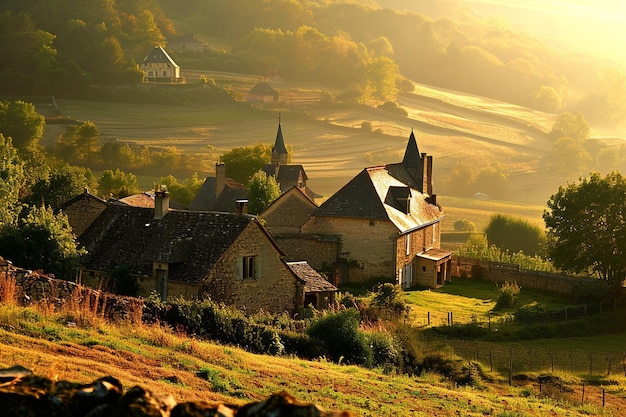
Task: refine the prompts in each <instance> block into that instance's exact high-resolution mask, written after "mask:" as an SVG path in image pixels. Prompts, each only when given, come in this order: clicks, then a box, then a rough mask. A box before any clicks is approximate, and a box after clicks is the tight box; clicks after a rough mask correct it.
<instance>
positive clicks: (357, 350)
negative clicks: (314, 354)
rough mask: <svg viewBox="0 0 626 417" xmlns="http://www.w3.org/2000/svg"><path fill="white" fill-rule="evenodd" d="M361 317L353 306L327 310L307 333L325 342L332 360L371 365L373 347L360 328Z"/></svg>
mask: <svg viewBox="0 0 626 417" xmlns="http://www.w3.org/2000/svg"><path fill="white" fill-rule="evenodd" d="M360 318H361V317H360V314H359V312H358V311H357V310H355V309H353V308H349V309H346V310H341V311H330V312H326V313H325V315H324V316H322V317H319V318H317V319H316V320H315V321H314V322H313V323H312V324H311V326H310V327H309V329H308V332H307V333H308V334H309V336H311V337H312V338H314V339H317V340H319V341H320V342H321V343H322V344H323V346H324V348H325V352H326V354H327V356H328V357H330V359H331V360H332V361H334V362H338V363H339V362H341V361H344V362H346V363H349V364H355V365H365V366H371V365H372V349H371V348H370V346H369V344H368V340H367V338H366V337H365V334H364V333H363V332H362V331H361V330H359V324H360Z"/></svg>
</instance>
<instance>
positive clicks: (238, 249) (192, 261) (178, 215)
mask: <svg viewBox="0 0 626 417" xmlns="http://www.w3.org/2000/svg"><path fill="white" fill-rule="evenodd" d="M155 197H156V198H155V207H154V208H145V207H133V206H127V205H119V204H108V205H107V207H106V208H105V209H104V210H103V211H102V212H101V214H100V215H99V216H98V217H97V218H96V219H95V220H94V221H93V222H92V223H91V225H90V226H89V227H88V228H87V230H85V231H84V232H83V233H82V234H81V235H80V237H79V239H78V240H79V243H80V244H81V245H82V246H84V247H85V248H86V249H87V251H88V254H87V255H86V256H84V257H83V259H82V270H81V274H80V279H81V281H82V283H83V284H85V285H89V286H94V287H98V286H102V285H103V284H104V283H105V281H106V280H107V279H109V278H110V274H111V272H112V271H114V270H116V269H117V268H120V267H126V268H128V270H129V272H130V275H131V277H132V278H133V279H136V280H137V282H138V284H139V288H140V289H139V293H140V294H139V295H143V296H147V295H149V294H150V293H151V292H152V291H157V292H158V293H159V294H160V295H161V297H162V298H163V299H165V298H168V297H183V298H203V297H210V298H211V299H212V300H214V301H217V302H223V303H225V304H227V305H233V306H235V307H237V308H240V309H242V310H245V311H247V312H256V311H259V310H264V311H268V312H273V313H277V312H283V311H288V312H290V313H295V312H301V311H302V309H303V308H304V307H305V304H304V302H305V300H313V299H315V300H316V301H318V300H319V302H318V304H319V303H323V301H324V300H325V298H324V297H326V295H325V294H327V293H328V292H332V289H333V288H334V287H332V286H331V287H328V286H326V287H323V286H321V285H320V283H319V280H318V279H317V277H312V278H310V277H309V276H307V275H306V274H301V275H297V274H296V273H295V272H294V271H293V270H292V268H290V267H289V266H288V265H287V263H286V262H285V261H284V259H283V257H284V253H283V252H282V251H281V250H280V249H279V247H278V246H277V245H276V244H275V242H274V241H273V240H272V238H271V237H270V235H269V233H268V232H267V230H266V229H265V228H264V227H263V225H262V224H261V222H260V221H259V219H258V218H257V217H255V216H250V215H247V214H245V209H244V207H243V206H240V211H239V212H238V213H224V212H202V211H189V210H172V209H170V208H169V196H168V194H167V192H165V191H156V192H155ZM309 278H310V281H308V279H309ZM329 285H330V284H329Z"/></svg>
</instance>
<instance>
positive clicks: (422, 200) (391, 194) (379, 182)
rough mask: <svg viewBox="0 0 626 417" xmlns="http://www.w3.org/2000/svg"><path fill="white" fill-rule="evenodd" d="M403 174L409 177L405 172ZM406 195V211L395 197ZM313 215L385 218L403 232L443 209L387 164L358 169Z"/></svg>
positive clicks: (435, 218) (430, 219) (436, 216)
mask: <svg viewBox="0 0 626 417" xmlns="http://www.w3.org/2000/svg"><path fill="white" fill-rule="evenodd" d="M401 165H402V164H397V165H396V164H394V165H392V168H393V170H395V171H399V170H400V169H401ZM405 169H406V168H405ZM396 174H397V172H396ZM404 175H406V176H410V174H409V173H408V172H407V173H405V174H404ZM403 189H406V190H405V191H402V190H403ZM406 196H410V203H409V210H408V212H407V210H406V209H404V210H403V207H402V204H401V202H400V201H399V200H398V197H406ZM404 207H406V205H405V206H404ZM314 215H315V216H333V217H352V218H362V219H370V220H386V221H390V222H392V223H393V224H394V225H395V227H396V228H397V229H398V231H399V232H400V233H403V232H406V231H409V230H412V229H416V228H419V227H422V226H426V225H428V224H431V223H434V222H436V221H439V220H441V219H442V218H443V211H442V210H441V208H440V207H439V206H437V205H434V204H431V203H429V202H428V200H427V196H426V195H425V194H422V193H420V192H419V191H418V190H417V189H415V188H412V187H410V186H409V185H408V184H405V183H403V182H402V181H400V180H398V178H396V176H394V175H391V173H390V168H389V167H388V166H377V167H371V168H365V169H364V170H363V171H361V172H360V173H359V174H358V175H357V176H356V177H354V178H353V179H352V180H350V181H349V182H348V183H347V184H346V185H345V186H343V188H341V189H340V190H339V191H337V192H336V193H335V194H334V195H332V196H331V197H330V198H329V199H328V200H326V201H325V202H324V203H323V204H322V205H321V206H320V207H319V209H317V211H316V212H315V214H314Z"/></svg>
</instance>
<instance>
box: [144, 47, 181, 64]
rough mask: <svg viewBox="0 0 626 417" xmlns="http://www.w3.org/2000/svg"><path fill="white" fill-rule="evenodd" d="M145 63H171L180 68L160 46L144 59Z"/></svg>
mask: <svg viewBox="0 0 626 417" xmlns="http://www.w3.org/2000/svg"><path fill="white" fill-rule="evenodd" d="M143 63H144V64H151V63H153V64H170V65H172V66H173V67H175V68H180V67H179V66H178V64H177V63H176V62H174V60H173V59H172V58H171V57H170V56H169V55H168V53H167V52H165V49H163V48H162V47H160V46H155V47H154V48H153V49H152V50H151V51H150V53H148V55H146V57H145V58H144V59H143Z"/></svg>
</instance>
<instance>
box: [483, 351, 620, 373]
mask: <svg viewBox="0 0 626 417" xmlns="http://www.w3.org/2000/svg"><path fill="white" fill-rule="evenodd" d="M624 356H626V354H624ZM489 370H490V371H491V372H493V354H492V352H491V349H489ZM625 372H626V371H625Z"/></svg>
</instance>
